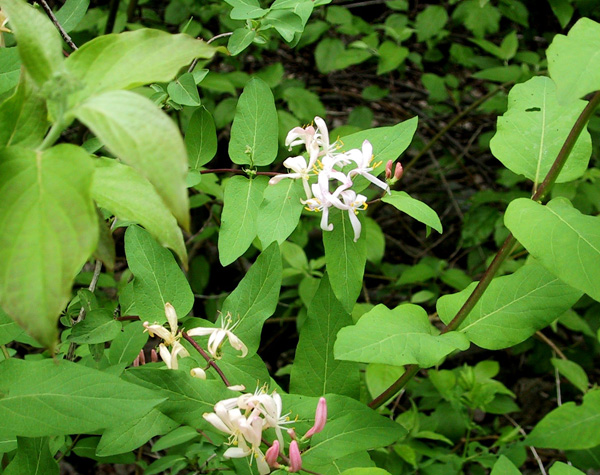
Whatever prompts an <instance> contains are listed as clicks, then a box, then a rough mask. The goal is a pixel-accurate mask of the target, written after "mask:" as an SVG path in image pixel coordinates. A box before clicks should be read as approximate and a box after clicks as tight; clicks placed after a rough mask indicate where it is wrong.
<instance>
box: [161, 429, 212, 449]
mask: <svg viewBox="0 0 600 475" xmlns="http://www.w3.org/2000/svg"><path fill="white" fill-rule="evenodd" d="M198 437H200V434H198V431H196V429H193V428H191V427H190V426H181V427H178V428H177V429H175V430H173V431H171V432H169V433H168V434H167V435H164V436H162V437H161V438H160V439H158V440H157V441H156V443H155V444H154V445H153V446H152V451H153V452H159V451H161V450H165V449H168V448H171V447H174V446H175V445H179V444H184V443H186V442H189V441H190V440H194V439H196V438H198Z"/></svg>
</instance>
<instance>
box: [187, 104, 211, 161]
mask: <svg viewBox="0 0 600 475" xmlns="http://www.w3.org/2000/svg"><path fill="white" fill-rule="evenodd" d="M185 146H186V148H187V153H188V160H189V165H190V168H191V169H192V170H199V169H200V167H201V166H202V165H206V164H207V163H208V162H210V161H211V160H212V159H213V157H214V156H215V155H216V153H217V129H216V128H215V121H214V120H213V117H212V115H211V114H210V112H208V111H207V110H206V108H205V107H204V106H202V107H199V108H198V109H196V110H195V111H194V113H193V114H192V117H190V121H189V123H188V126H187V129H186V131H185Z"/></svg>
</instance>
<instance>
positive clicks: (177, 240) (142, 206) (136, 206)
mask: <svg viewBox="0 0 600 475" xmlns="http://www.w3.org/2000/svg"><path fill="white" fill-rule="evenodd" d="M94 163H95V165H96V171H95V173H94V182H93V185H92V196H93V198H94V200H95V201H96V203H97V204H98V206H100V207H102V208H104V209H107V210H109V211H110V212H111V213H113V214H114V215H115V216H117V217H118V218H119V219H121V220H126V221H133V222H134V223H138V224H141V225H142V226H144V228H146V230H147V231H148V232H149V233H150V234H152V236H153V237H154V238H155V239H156V240H157V241H158V242H159V243H160V244H161V245H163V246H166V247H169V248H171V249H173V250H174V251H175V252H176V253H177V255H178V256H179V259H181V262H183V263H186V262H187V250H186V248H185V243H184V242H183V235H182V234H181V230H180V229H179V227H178V226H177V221H176V220H175V218H174V217H173V215H172V214H171V212H170V211H169V209H168V208H167V206H166V205H165V203H164V201H163V200H162V199H161V197H160V196H159V195H158V193H157V192H156V190H155V188H154V187H153V186H152V185H151V184H150V182H149V181H148V180H147V179H146V178H144V177H143V176H142V175H141V174H139V173H138V172H137V171H136V170H135V169H133V168H131V167H128V166H127V165H123V164H121V163H119V162H118V161H117V160H110V159H107V158H100V159H98V160H95V162H94Z"/></svg>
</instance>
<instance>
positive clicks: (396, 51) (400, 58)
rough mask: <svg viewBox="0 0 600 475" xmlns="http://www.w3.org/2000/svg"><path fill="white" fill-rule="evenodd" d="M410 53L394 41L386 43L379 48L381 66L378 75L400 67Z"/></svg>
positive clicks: (378, 67)
mask: <svg viewBox="0 0 600 475" xmlns="http://www.w3.org/2000/svg"><path fill="white" fill-rule="evenodd" d="M409 52H410V51H409V50H408V48H405V47H404V46H398V45H397V44H396V43H394V42H393V41H384V42H383V43H381V45H380V46H379V50H378V53H379V64H378V65H377V74H385V73H389V72H390V71H393V70H394V69H396V68H397V67H398V66H400V65H401V64H402V63H403V62H404V60H405V59H406V58H407V56H408V53H409Z"/></svg>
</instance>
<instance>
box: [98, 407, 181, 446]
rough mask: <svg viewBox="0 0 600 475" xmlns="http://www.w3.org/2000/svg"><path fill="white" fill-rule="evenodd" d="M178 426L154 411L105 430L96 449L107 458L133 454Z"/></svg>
mask: <svg viewBox="0 0 600 475" xmlns="http://www.w3.org/2000/svg"><path fill="white" fill-rule="evenodd" d="M178 425H179V424H178V423H177V422H175V421H174V420H173V419H171V418H169V417H167V416H165V415H164V414H163V413H162V412H160V411H158V410H156V409H152V410H151V411H150V412H149V413H148V414H146V415H144V416H142V417H140V418H137V419H134V420H129V421H127V422H125V423H122V424H117V425H115V426H113V427H109V428H108V429H107V430H105V431H104V434H102V438H101V439H100V443H99V444H98V448H97V449H96V455H98V456H100V457H107V456H109V455H116V454H124V453H126V452H131V451H132V450H134V449H137V448H138V447H141V446H142V445H144V444H145V443H146V442H148V441H149V440H150V439H151V438H152V437H156V436H157V435H163V434H166V433H167V432H169V431H170V430H173V429H174V428H175V427H177V426H178Z"/></svg>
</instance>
